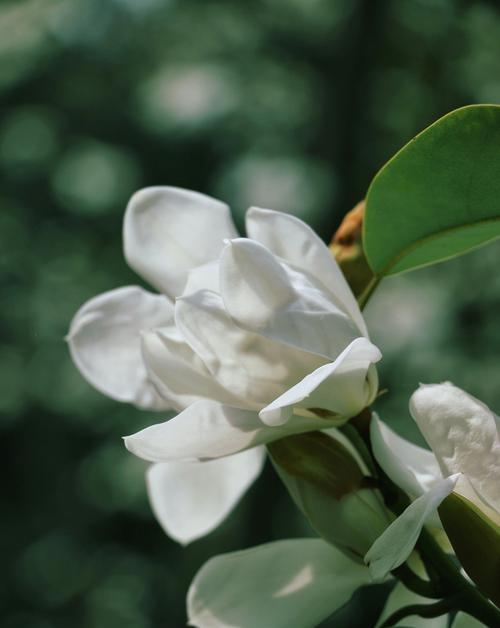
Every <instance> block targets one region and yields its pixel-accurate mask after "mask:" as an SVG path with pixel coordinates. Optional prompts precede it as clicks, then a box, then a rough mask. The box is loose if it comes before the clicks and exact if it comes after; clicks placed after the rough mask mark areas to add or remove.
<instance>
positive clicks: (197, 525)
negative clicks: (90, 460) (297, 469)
mask: <svg viewBox="0 0 500 628" xmlns="http://www.w3.org/2000/svg"><path fill="white" fill-rule="evenodd" d="M264 462H265V450H264V448H262V447H257V448H254V449H251V450H249V451H245V452H242V453H239V454H236V455H234V456H228V457H226V458H221V459H219V460H209V461H206V462H200V461H186V460H184V461H175V462H165V463H159V464H154V465H152V466H151V467H150V468H149V469H148V472H147V476H146V480H147V487H148V494H149V500H150V503H151V508H152V510H153V512H154V514H155V516H156V519H157V520H158V522H159V524H160V525H161V526H162V528H163V529H164V531H165V532H166V534H167V535H168V536H169V537H171V538H172V539H173V540H175V541H177V542H178V543H181V544H182V545H187V544H188V543H191V542H193V541H195V540H197V539H200V538H202V537H203V536H205V535H207V534H209V533H210V532H212V531H213V530H215V528H217V527H218V526H219V525H220V524H221V523H222V522H223V521H224V519H226V517H227V516H228V515H229V514H230V513H231V511H232V510H233V509H234V508H235V506H236V505H237V504H238V502H239V501H240V499H241V497H242V496H243V495H244V494H245V492H246V491H247V490H248V488H249V487H250V486H251V485H252V484H253V482H254V481H255V480H256V479H257V477H258V476H259V475H260V473H261V471H262V468H263V466H264Z"/></svg>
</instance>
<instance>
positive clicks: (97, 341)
mask: <svg viewBox="0 0 500 628" xmlns="http://www.w3.org/2000/svg"><path fill="white" fill-rule="evenodd" d="M172 320H173V308H172V304H171V303H170V301H169V300H168V299H167V298H165V297H163V296H158V295H155V294H151V293H150V292H146V291H145V290H143V289H142V288H139V287H138V286H128V287H124V288H118V289H117V290H111V291H110V292H105V293H104V294H101V295H99V296H97V297H94V298H93V299H90V301H87V303H85V304H84V305H83V306H82V307H81V308H80V309H79V310H78V312H77V313H76V314H75V316H74V318H73V320H72V321H71V326H70V329H69V332H68V336H67V340H68V343H69V348H70V351H71V357H72V358H73V361H74V363H75V364H76V366H77V367H78V369H79V370H80V372H81V373H82V375H83V376H84V377H85V378H86V379H87V381H89V382H90V383H91V384H92V386H94V387H95V388H97V390H100V391H101V392H103V393H104V394H105V395H108V396H109V397H112V398H113V399H117V400H118V401H127V402H129V403H134V404H135V405H137V406H139V407H143V408H148V409H165V408H167V407H169V404H168V403H167V401H165V400H163V399H162V398H161V397H160V396H159V395H158V393H157V392H156V390H155V389H154V387H153V386H152V384H151V382H150V381H149V379H148V376H147V373H146V368H145V366H144V362H143V360H142V356H141V340H140V338H141V332H142V331H143V330H147V329H149V328H151V327H156V326H158V325H166V324H168V323H169V322H171V321H172Z"/></svg>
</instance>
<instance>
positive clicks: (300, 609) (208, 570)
mask: <svg viewBox="0 0 500 628" xmlns="http://www.w3.org/2000/svg"><path fill="white" fill-rule="evenodd" d="M367 574H368V570H367V569H366V568H364V567H363V566H361V565H357V564H356V563H354V562H353V561H351V560H350V559H349V558H347V557H346V556H344V555H343V554H341V553H340V552H339V551H338V550H336V549H334V548H333V547H331V546H329V545H327V544H326V543H325V542H323V541H321V540H319V539H294V540H288V541H278V542H275V543H269V544H267V545H261V546H258V547H255V548H252V549H249V550H245V551H243V552H234V553H232V554H224V555H222V556H217V557H215V558H212V559H211V560H209V561H208V562H207V563H206V564H205V565H204V566H203V567H202V568H201V569H200V571H199V572H198V573H197V574H196V576H195V579H194V581H193V583H192V585H191V587H190V589H189V593H188V600H187V606H188V618H189V623H190V625H191V626H196V627H197V628H235V627H239V628H242V627H244V628H290V627H291V626H293V628H314V626H317V624H318V623H319V622H320V621H321V620H322V619H324V618H325V617H327V616H328V615H330V614H331V613H333V612H334V611H335V610H336V609H338V608H340V607H341V606H342V605H343V604H345V603H346V602H347V601H348V600H349V598H350V597H351V595H352V594H353V593H354V591H355V590H356V589H357V587H360V586H362V585H363V584H366V582H367Z"/></svg>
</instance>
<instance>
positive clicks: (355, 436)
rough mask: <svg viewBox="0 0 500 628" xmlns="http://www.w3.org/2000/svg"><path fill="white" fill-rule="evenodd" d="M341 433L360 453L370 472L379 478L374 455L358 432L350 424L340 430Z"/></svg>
mask: <svg viewBox="0 0 500 628" xmlns="http://www.w3.org/2000/svg"><path fill="white" fill-rule="evenodd" d="M339 431H340V432H342V433H343V434H344V435H345V436H346V437H347V438H348V439H349V440H350V442H351V444H352V446H353V447H354V448H355V449H356V450H357V451H358V453H359V455H360V456H361V458H362V459H363V462H364V463H365V464H366V466H367V467H368V470H369V471H370V472H371V474H372V475H373V476H374V477H377V469H376V467H375V463H374V461H373V458H372V455H371V453H370V452H369V450H368V447H367V446H366V445H365V442H364V440H363V438H362V437H361V436H360V434H359V432H358V430H357V429H356V428H355V427H354V426H353V425H351V424H350V423H345V424H344V425H342V426H341V427H340V428H339Z"/></svg>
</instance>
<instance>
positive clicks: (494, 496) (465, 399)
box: [365, 382, 500, 579]
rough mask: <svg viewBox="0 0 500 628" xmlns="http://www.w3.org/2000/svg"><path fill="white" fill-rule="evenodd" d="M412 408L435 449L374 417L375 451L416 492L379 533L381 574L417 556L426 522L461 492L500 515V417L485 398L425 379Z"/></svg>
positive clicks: (375, 567)
mask: <svg viewBox="0 0 500 628" xmlns="http://www.w3.org/2000/svg"><path fill="white" fill-rule="evenodd" d="M410 411H411V414H412V416H413V418H414V419H415V421H416V422H417V424H418V426H419V428H420V430H421V432H422V434H423V435H424V437H425V439H426V440H427V443H428V444H429V446H430V447H431V449H432V452H431V451H427V450H425V449H422V448H421V447H417V446H416V445H414V444H412V443H409V442H408V441H406V440H405V439H403V438H401V437H400V436H398V435H397V434H396V433H395V432H393V431H392V430H391V429H390V428H389V427H388V426H387V425H385V424H383V423H382V422H381V421H379V420H378V419H377V418H376V417H374V418H373V420H372V423H371V439H372V446H373V451H374V454H375V457H376V459H377V461H378V463H379V464H380V466H381V467H382V468H383V470H384V471H385V473H387V475H388V476H389V477H390V478H391V479H392V480H393V481H394V482H395V483H396V484H397V485H398V486H399V487H400V488H402V489H403V490H405V491H406V493H408V495H409V496H410V497H412V498H414V499H415V501H413V503H412V504H411V505H410V506H409V507H408V508H407V509H406V510H405V511H404V512H403V514H402V515H401V516H400V517H398V519H396V521H394V523H392V524H391V525H390V526H389V527H388V528H387V530H386V531H385V532H384V533H383V534H382V535H381V536H380V537H379V538H378V539H377V541H376V542H375V543H374V544H373V546H372V547H371V549H370V551H369V552H368V553H367V555H366V557H365V559H366V561H367V562H368V563H369V564H370V570H371V572H372V574H373V576H374V578H375V579H380V578H383V577H384V576H385V575H386V574H387V573H388V572H389V571H391V570H392V569H394V568H395V567H397V566H399V565H401V564H402V563H403V562H404V561H405V560H406V559H407V558H408V556H409V555H410V553H411V551H412V550H413V548H414V546H415V543H416V542H417V540H418V537H419V535H420V531H421V530H422V527H423V526H424V525H425V523H426V522H428V521H429V520H432V517H435V523H438V521H437V517H436V509H437V508H438V507H439V505H440V504H441V502H442V501H443V500H444V499H445V498H446V497H447V496H448V495H449V494H450V493H451V492H452V491H456V492H458V493H460V494H462V495H464V496H465V497H467V498H468V499H469V500H470V501H472V502H473V503H474V504H475V505H476V506H478V507H479V508H480V509H481V510H482V511H483V512H485V514H486V515H487V516H488V517H490V518H491V519H493V520H495V521H497V522H499V521H500V483H499V478H500V436H499V432H500V421H499V419H498V417H497V416H496V415H495V414H494V413H493V412H491V410H490V409H489V408H488V407H487V406H485V405H484V404H483V403H482V402H481V401H479V400H478V399H475V398H474V397H472V396H471V395H469V394H467V393H466V392H464V391H463V390H460V388H457V387H456V386H453V384H451V383H449V382H446V383H444V384H433V385H424V386H421V387H420V388H419V389H418V390H417V391H416V392H415V393H414V394H413V396H412V398H411V400H410Z"/></svg>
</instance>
